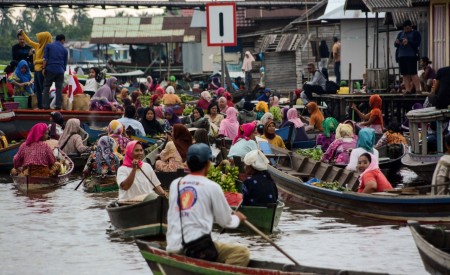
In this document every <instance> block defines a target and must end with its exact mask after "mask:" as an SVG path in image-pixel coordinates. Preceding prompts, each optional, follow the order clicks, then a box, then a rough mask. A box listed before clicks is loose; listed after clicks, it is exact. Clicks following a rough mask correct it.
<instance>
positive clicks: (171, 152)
mask: <svg viewBox="0 0 450 275" xmlns="http://www.w3.org/2000/svg"><path fill="white" fill-rule="evenodd" d="M159 157H160V159H158V160H157V161H156V163H155V170H156V171H161V172H176V171H177V170H178V169H184V165H183V159H182V158H181V156H180V153H178V150H177V147H176V146H175V143H174V142H173V141H169V142H167V144H166V146H165V147H164V149H163V150H162V151H161V153H160V155H159Z"/></svg>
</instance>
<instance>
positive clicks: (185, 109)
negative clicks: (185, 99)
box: [183, 104, 195, 116]
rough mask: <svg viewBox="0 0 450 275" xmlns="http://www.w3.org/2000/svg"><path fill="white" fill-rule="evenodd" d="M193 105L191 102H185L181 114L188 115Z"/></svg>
mask: <svg viewBox="0 0 450 275" xmlns="http://www.w3.org/2000/svg"><path fill="white" fill-rule="evenodd" d="M194 108H195V106H194V105H191V104H186V105H185V106H184V110H183V116H190V115H191V114H192V111H194Z"/></svg>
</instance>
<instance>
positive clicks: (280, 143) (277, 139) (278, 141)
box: [261, 135, 286, 148]
mask: <svg viewBox="0 0 450 275" xmlns="http://www.w3.org/2000/svg"><path fill="white" fill-rule="evenodd" d="M261 137H262V138H263V139H266V140H267V141H268V142H269V144H271V145H273V146H277V147H281V148H286V145H284V141H283V139H282V138H281V137H280V136H279V135H275V137H274V138H273V139H268V138H266V137H265V136H264V135H262V136H261Z"/></svg>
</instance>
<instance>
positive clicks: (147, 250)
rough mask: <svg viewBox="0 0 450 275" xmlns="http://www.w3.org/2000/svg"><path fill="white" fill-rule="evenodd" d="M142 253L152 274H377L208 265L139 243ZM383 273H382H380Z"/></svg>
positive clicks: (259, 263) (276, 265) (266, 264)
mask: <svg viewBox="0 0 450 275" xmlns="http://www.w3.org/2000/svg"><path fill="white" fill-rule="evenodd" d="M136 243H137V245H138V247H139V250H140V252H141V254H142V256H143V257H144V259H145V261H146V262H147V264H148V266H149V267H150V269H151V271H152V272H153V274H177V275H196V274H207V275H208V274H214V275H222V274H224V275H225V274H248V275H299V274H347V275H358V274H377V273H370V272H359V271H349V270H338V269H331V268H321V267H311V266H304V265H301V266H294V265H292V264H284V263H275V262H268V261H257V260H250V263H249V264H248V266H247V267H240V266H233V265H228V264H222V263H217V262H208V261H203V260H198V259H193V258H188V257H186V256H183V255H179V254H174V253H167V252H166V251H165V250H163V249H161V248H160V246H159V244H158V243H155V242H153V243H151V242H146V241H143V240H136ZM378 274H381V273H378Z"/></svg>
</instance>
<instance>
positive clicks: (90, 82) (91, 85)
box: [84, 67, 100, 97]
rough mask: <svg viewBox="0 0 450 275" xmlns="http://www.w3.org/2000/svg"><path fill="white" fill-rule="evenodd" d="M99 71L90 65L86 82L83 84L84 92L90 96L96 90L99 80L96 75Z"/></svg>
mask: <svg viewBox="0 0 450 275" xmlns="http://www.w3.org/2000/svg"><path fill="white" fill-rule="evenodd" d="M99 73H100V69H99V68H96V67H92V68H90V69H89V78H88V79H87V80H86V84H85V85H84V93H85V94H88V95H89V96H90V97H93V96H94V94H95V92H97V90H98V87H99V81H98V77H97V76H98V75H99Z"/></svg>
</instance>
